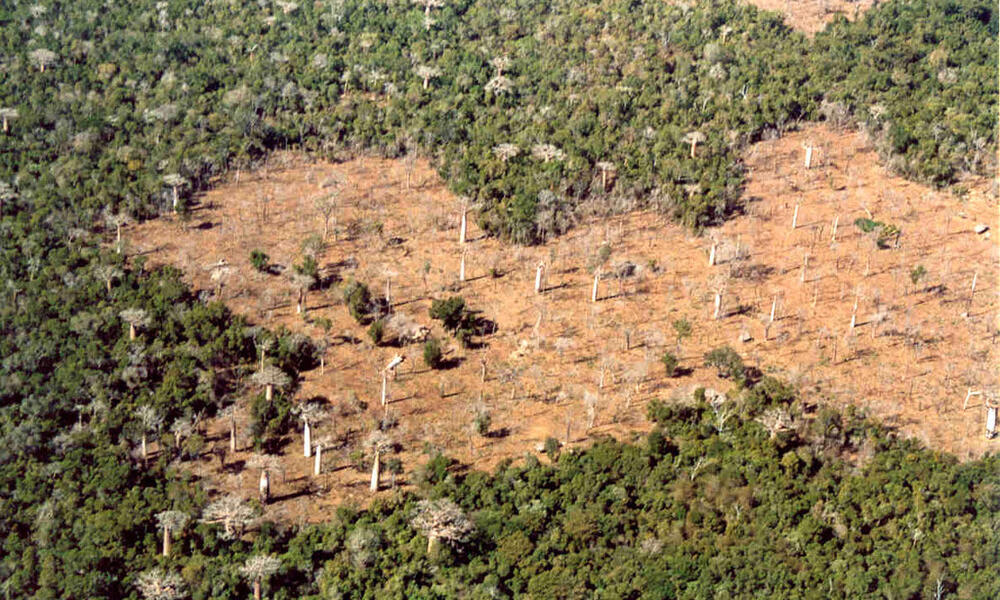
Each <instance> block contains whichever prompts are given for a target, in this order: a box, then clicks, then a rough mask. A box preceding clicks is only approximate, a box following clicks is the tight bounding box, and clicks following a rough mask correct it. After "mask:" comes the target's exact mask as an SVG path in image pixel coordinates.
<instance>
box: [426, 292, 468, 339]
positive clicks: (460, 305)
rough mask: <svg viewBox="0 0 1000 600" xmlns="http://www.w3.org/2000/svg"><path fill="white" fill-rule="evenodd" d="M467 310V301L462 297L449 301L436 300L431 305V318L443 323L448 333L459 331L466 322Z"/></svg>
mask: <svg viewBox="0 0 1000 600" xmlns="http://www.w3.org/2000/svg"><path fill="white" fill-rule="evenodd" d="M467 312H468V311H467V310H466V308H465V300H464V299H463V298H462V297H461V296H452V297H451V298H448V299H447V300H435V301H433V302H432V303H431V308H430V316H431V318H432V319H437V320H439V321H441V322H442V324H443V325H444V328H445V329H447V330H448V331H452V332H454V331H457V330H458V328H459V327H461V326H462V322H463V321H465V320H466V315H467Z"/></svg>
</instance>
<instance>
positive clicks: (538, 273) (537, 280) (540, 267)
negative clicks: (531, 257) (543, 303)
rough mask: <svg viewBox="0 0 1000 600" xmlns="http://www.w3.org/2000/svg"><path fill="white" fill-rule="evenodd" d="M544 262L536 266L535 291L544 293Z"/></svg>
mask: <svg viewBox="0 0 1000 600" xmlns="http://www.w3.org/2000/svg"><path fill="white" fill-rule="evenodd" d="M544 268H545V267H544V265H543V264H542V263H538V267H537V268H535V293H536V294H540V293H542V270H543V269H544Z"/></svg>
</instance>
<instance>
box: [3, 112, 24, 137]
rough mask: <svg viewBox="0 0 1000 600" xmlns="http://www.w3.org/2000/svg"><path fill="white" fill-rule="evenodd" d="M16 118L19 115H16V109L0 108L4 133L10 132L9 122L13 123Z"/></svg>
mask: <svg viewBox="0 0 1000 600" xmlns="http://www.w3.org/2000/svg"><path fill="white" fill-rule="evenodd" d="M18 116H20V115H19V114H18V112H17V109H16V108H9V107H3V108H0V119H2V120H3V132H4V133H9V132H10V121H13V120H14V119H16V118H17V117H18Z"/></svg>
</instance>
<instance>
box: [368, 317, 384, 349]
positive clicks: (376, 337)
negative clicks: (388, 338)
mask: <svg viewBox="0 0 1000 600" xmlns="http://www.w3.org/2000/svg"><path fill="white" fill-rule="evenodd" d="M368 337H370V338H371V339H372V343H373V344H375V345H376V346H381V345H382V341H383V338H384V337H385V321H384V320H382V319H379V320H377V321H375V322H374V323H372V324H371V327H369V328H368Z"/></svg>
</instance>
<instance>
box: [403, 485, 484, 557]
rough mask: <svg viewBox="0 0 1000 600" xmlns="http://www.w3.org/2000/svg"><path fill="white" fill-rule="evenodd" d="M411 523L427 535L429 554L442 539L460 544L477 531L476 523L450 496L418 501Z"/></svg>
mask: <svg viewBox="0 0 1000 600" xmlns="http://www.w3.org/2000/svg"><path fill="white" fill-rule="evenodd" d="M410 524H411V525H413V527H414V528H415V529H417V530H418V531H420V532H421V533H422V534H424V535H425V536H427V553H428V554H431V553H432V552H433V550H434V546H435V544H437V543H438V542H439V541H441V540H444V541H445V542H448V543H450V544H460V543H462V542H464V541H465V540H467V539H469V537H470V536H471V535H472V533H473V532H474V531H475V525H473V523H472V521H471V520H470V519H469V517H468V516H466V514H465V513H464V512H463V511H462V509H461V508H460V507H459V506H458V505H457V504H455V503H454V502H452V501H451V500H449V499H448V498H439V499H437V500H421V501H420V502H418V503H417V509H416V513H415V514H414V516H413V519H411V520H410Z"/></svg>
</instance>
